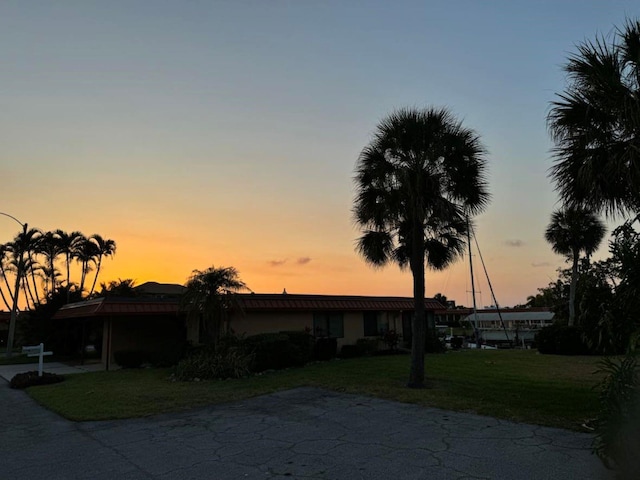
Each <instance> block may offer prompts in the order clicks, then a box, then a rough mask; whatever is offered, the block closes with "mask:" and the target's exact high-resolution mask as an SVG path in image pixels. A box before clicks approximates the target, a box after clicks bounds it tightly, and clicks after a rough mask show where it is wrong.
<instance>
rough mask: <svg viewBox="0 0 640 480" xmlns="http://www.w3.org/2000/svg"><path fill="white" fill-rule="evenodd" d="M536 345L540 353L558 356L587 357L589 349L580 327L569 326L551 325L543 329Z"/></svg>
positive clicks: (538, 334) (537, 337) (536, 337)
mask: <svg viewBox="0 0 640 480" xmlns="http://www.w3.org/2000/svg"><path fill="white" fill-rule="evenodd" d="M535 343H536V345H537V346H538V351H539V352H540V353H547V354H556V355H587V354H589V353H590V351H589V348H588V347H587V345H586V343H585V342H584V340H583V335H582V331H581V329H580V328H579V327H575V326H572V327H569V326H567V325H558V324H554V325H549V326H548V327H544V328H542V329H541V330H540V331H539V332H538V333H537V334H536V336H535Z"/></svg>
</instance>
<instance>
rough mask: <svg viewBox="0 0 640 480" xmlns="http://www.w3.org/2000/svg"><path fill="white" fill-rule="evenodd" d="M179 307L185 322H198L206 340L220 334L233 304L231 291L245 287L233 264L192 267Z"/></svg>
mask: <svg viewBox="0 0 640 480" xmlns="http://www.w3.org/2000/svg"><path fill="white" fill-rule="evenodd" d="M185 287H186V290H185V292H184V294H183V295H182V300H181V306H182V307H181V308H182V309H183V310H184V311H186V313H187V318H188V320H189V321H196V322H200V325H201V328H202V329H203V330H204V332H202V333H204V334H205V335H206V337H208V340H209V341H211V342H213V343H215V342H217V340H218V338H219V337H220V333H221V331H222V327H223V325H224V323H225V321H226V319H227V313H228V311H229V310H230V309H231V308H234V307H235V306H236V301H235V298H234V294H235V293H238V292H241V291H243V290H248V288H247V286H246V285H245V283H244V282H243V281H242V280H240V277H239V274H238V271H237V270H236V269H235V268H233V267H220V268H216V267H213V266H212V267H210V268H207V269H206V270H204V271H200V270H194V271H193V272H192V274H191V277H189V280H187V283H186V285H185Z"/></svg>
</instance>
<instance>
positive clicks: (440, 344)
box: [424, 328, 447, 353]
mask: <svg viewBox="0 0 640 480" xmlns="http://www.w3.org/2000/svg"><path fill="white" fill-rule="evenodd" d="M424 351H425V353H444V352H446V351H447V347H446V345H445V344H444V341H443V340H441V339H440V338H439V337H438V334H437V333H436V331H435V330H432V329H430V328H427V332H426V334H425V338H424Z"/></svg>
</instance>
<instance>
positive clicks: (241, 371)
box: [176, 346, 253, 380]
mask: <svg viewBox="0 0 640 480" xmlns="http://www.w3.org/2000/svg"><path fill="white" fill-rule="evenodd" d="M252 360H253V356H252V355H251V354H248V353H247V352H245V351H244V349H242V348H240V347H226V348H217V349H216V348H215V347H212V346H208V347H204V348H199V349H196V350H194V351H193V352H192V353H191V354H189V355H187V356H186V357H185V358H183V359H182V360H180V362H178V365H177V366H176V378H177V379H178V380H193V379H196V378H198V379H201V380H210V379H214V378H218V379H225V378H240V377H244V376H246V375H248V374H249V373H250V366H251V362H252Z"/></svg>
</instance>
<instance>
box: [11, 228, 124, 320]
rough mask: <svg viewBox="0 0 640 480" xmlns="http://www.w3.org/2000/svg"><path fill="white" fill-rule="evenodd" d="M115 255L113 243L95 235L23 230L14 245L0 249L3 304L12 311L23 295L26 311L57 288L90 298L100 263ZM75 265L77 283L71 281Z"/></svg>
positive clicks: (61, 231)
mask: <svg viewBox="0 0 640 480" xmlns="http://www.w3.org/2000/svg"><path fill="white" fill-rule="evenodd" d="M115 252H116V243H115V241H113V240H109V239H105V238H103V237H102V236H101V235H98V234H94V235H91V236H89V237H86V236H85V235H83V234H82V233H80V232H71V233H67V232H65V231H63V230H55V231H52V232H43V231H42V230H39V229H37V228H31V229H25V230H24V231H23V232H21V233H19V234H18V235H16V237H15V238H14V239H13V241H11V242H8V243H5V244H2V245H0V276H1V277H2V280H3V282H2V284H1V285H0V296H1V297H2V301H3V303H4V305H5V306H6V308H7V309H11V308H12V307H13V302H14V299H16V298H17V297H18V296H19V295H20V294H22V296H23V299H24V305H25V307H26V308H27V309H30V308H34V307H35V306H37V305H39V304H40V303H41V302H42V301H43V300H45V299H46V298H47V297H48V296H49V295H51V294H52V293H53V292H55V291H56V290H58V289H60V288H65V289H66V290H68V291H71V290H78V291H80V292H85V291H86V292H87V295H91V294H92V293H93V291H94V289H95V286H96V282H97V279H98V276H99V274H100V269H101V267H102V261H103V259H104V258H106V257H111V256H113V255H114V254H115ZM74 263H75V264H77V265H78V266H79V267H80V268H79V275H80V277H79V279H78V281H77V282H73V281H72V278H71V270H72V265H73V264H74ZM92 271H94V274H93V275H90V273H91V272H92ZM10 279H11V280H12V281H10Z"/></svg>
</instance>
